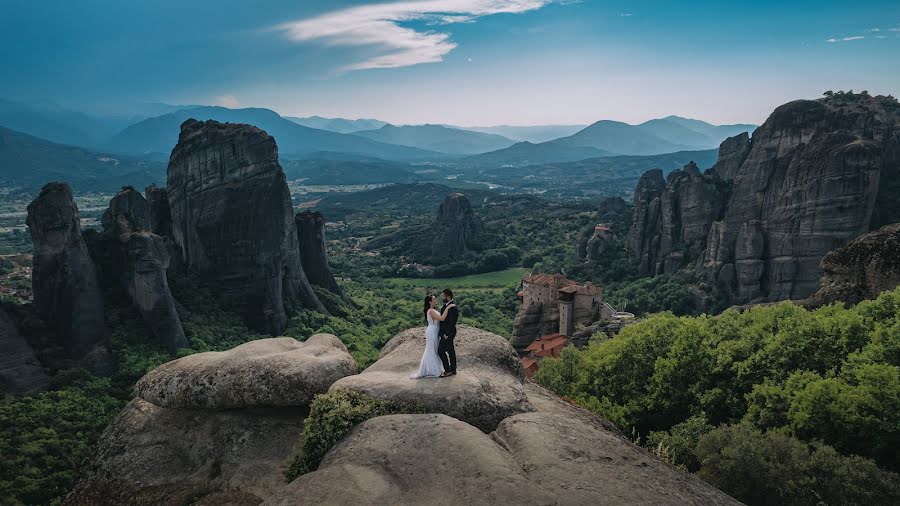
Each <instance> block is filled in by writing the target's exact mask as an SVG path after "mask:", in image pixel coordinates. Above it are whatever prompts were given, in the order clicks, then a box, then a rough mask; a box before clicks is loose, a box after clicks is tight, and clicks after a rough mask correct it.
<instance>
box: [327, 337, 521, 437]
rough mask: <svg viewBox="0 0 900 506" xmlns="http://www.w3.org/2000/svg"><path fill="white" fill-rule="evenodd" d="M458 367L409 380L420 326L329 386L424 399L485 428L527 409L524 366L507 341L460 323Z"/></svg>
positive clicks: (403, 398) (383, 396) (419, 341)
mask: <svg viewBox="0 0 900 506" xmlns="http://www.w3.org/2000/svg"><path fill="white" fill-rule="evenodd" d="M456 350H457V351H456V353H457V360H458V362H459V364H460V368H463V367H464V368H465V373H460V374H459V375H457V376H453V377H451V378H444V379H442V380H441V384H440V387H439V388H436V384H435V383H434V381H430V380H427V379H426V380H422V381H410V379H409V375H410V371H415V370H416V368H417V367H418V365H419V360H421V358H422V329H419V328H416V329H410V330H408V331H406V332H402V333H400V334H398V335H397V336H396V337H394V338H393V339H391V340H390V341H388V343H387V344H385V345H384V348H382V350H381V356H380V358H379V359H378V361H377V362H375V363H374V364H372V365H371V366H369V368H368V369H366V370H365V371H363V372H362V374H358V375H356V376H347V377H346V378H344V379H342V380H340V381H338V382H337V383H335V384H334V385H332V387H331V389H332V390H336V389H344V390H355V391H358V392H362V393H365V394H368V395H371V396H373V397H378V398H381V399H388V400H396V401H407V402H413V403H417V404H419V405H424V406H426V407H428V408H429V409H432V410H434V411H435V412H436V413H444V414H446V415H449V416H452V417H454V418H458V419H460V420H462V421H464V422H466V423H468V424H470V425H474V426H475V427H478V428H479V429H481V430H483V431H485V432H489V431H491V430H494V429H495V428H496V427H497V424H498V423H500V421H501V420H503V419H504V418H506V417H508V416H512V415H514V414H517V413H523V412H526V411H531V409H532V408H531V406H530V404H529V403H528V400H527V399H526V397H525V390H524V387H523V379H524V376H523V372H522V368H521V367H520V366H519V362H518V360H517V359H516V355H515V352H514V351H513V349H512V347H511V346H510V345H509V342H507V341H506V339H503V338H502V337H500V336H498V335H496V334H491V333H490V332H485V331H483V330H480V329H476V328H473V327H468V326H465V325H462V326H460V327H459V332H458V333H457V334H456Z"/></svg>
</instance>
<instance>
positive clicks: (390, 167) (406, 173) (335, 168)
mask: <svg viewBox="0 0 900 506" xmlns="http://www.w3.org/2000/svg"><path fill="white" fill-rule="evenodd" d="M281 167H282V168H283V169H284V174H285V177H287V178H288V179H289V180H301V182H302V183H303V184H307V185H357V184H382V183H412V182H415V181H421V180H423V179H424V178H423V177H421V176H419V175H417V174H415V173H414V170H413V167H411V166H409V165H406V164H403V163H399V162H388V161H385V160H365V161H363V160H328V159H321V158H318V159H311V160H281Z"/></svg>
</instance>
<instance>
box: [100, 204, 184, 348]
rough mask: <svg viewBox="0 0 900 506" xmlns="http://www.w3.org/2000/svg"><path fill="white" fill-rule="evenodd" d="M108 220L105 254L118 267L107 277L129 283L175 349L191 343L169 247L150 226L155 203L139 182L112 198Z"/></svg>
mask: <svg viewBox="0 0 900 506" xmlns="http://www.w3.org/2000/svg"><path fill="white" fill-rule="evenodd" d="M102 221H103V227H104V230H103V233H104V236H105V241H104V245H103V246H104V247H105V248H107V249H108V250H109V251H105V252H103V253H102V254H104V255H108V256H109V257H110V259H111V266H112V267H113V269H112V272H106V273H104V278H107V281H108V282H118V283H120V284H121V285H122V286H123V288H124V289H125V291H126V292H127V294H128V296H129V297H130V298H131V302H132V305H133V306H134V307H135V308H136V309H137V310H138V312H140V314H141V317H142V318H143V319H144V323H146V324H147V326H148V328H149V329H150V332H151V333H152V334H153V336H154V337H155V338H156V340H157V342H158V343H160V344H162V345H163V346H164V347H165V348H166V349H168V351H169V352H170V353H174V352H175V351H177V350H178V349H179V348H187V347H188V345H189V344H188V340H187V338H186V337H185V335H184V330H183V329H182V327H181V319H180V318H179V317H178V312H177V311H176V310H175V301H174V299H173V298H172V293H171V292H170V291H169V282H168V279H167V278H166V269H167V268H168V267H169V251H168V248H167V247H166V242H165V240H164V239H163V238H162V237H160V236H158V235H156V234H154V233H153V232H151V231H150V228H151V227H152V222H153V213H152V207H151V206H150V205H149V204H148V203H147V200H146V199H144V197H143V196H142V195H141V194H140V193H139V192H138V191H137V190H135V189H134V188H131V187H127V188H123V189H122V191H120V192H119V193H117V194H116V196H115V197H113V199H112V200H111V201H110V203H109V209H107V210H106V212H105V213H104V214H103V220H102ZM109 278H112V279H109Z"/></svg>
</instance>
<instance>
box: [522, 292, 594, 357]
mask: <svg viewBox="0 0 900 506" xmlns="http://www.w3.org/2000/svg"><path fill="white" fill-rule="evenodd" d="M519 297H520V298H521V300H522V305H521V307H520V308H519V313H518V314H517V315H516V319H515V322H514V323H513V331H512V338H511V340H510V342H511V343H512V345H513V347H515V348H516V350H517V351H519V352H520V353H521V352H524V351H525V349H526V348H527V347H528V346H529V345H530V344H531V343H533V342H534V341H535V340H536V339H538V338H540V337H541V336H545V335H549V334H560V335H564V336H571V335H572V334H573V333H574V332H575V327H576V325H590V324H591V323H593V322H594V321H596V320H597V316H598V313H601V314H599V316H600V319H603V316H604V315H603V314H602V312H603V311H602V308H604V307H605V306H604V304H603V292H602V290H601V289H600V287H599V286H595V285H593V284H591V283H586V284H585V285H579V284H578V283H576V282H575V281H572V280H570V279H568V278H566V277H565V276H563V275H560V274H537V275H533V276H528V277H526V278H524V279H522V291H521V292H519ZM607 316H608V315H607Z"/></svg>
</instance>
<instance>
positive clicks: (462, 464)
mask: <svg viewBox="0 0 900 506" xmlns="http://www.w3.org/2000/svg"><path fill="white" fill-rule="evenodd" d="M440 448H445V449H448V451H440V450H438V451H432V449H440ZM264 504H267V505H288V504H402V505H406V504H409V505H413V504H623V505H624V504H673V505H674V504H709V505H713V504H716V505H719V504H740V503H739V502H737V501H735V500H734V499H732V498H731V497H729V496H728V495H726V494H724V493H722V492H720V491H719V490H716V489H715V488H713V487H712V486H710V485H707V484H705V483H703V482H701V481H700V480H698V479H696V478H693V477H691V476H688V475H686V474H684V473H682V472H681V471H678V470H675V469H673V468H671V467H669V466H668V465H667V464H664V463H662V462H661V461H659V460H657V459H656V458H655V457H652V456H651V455H650V454H649V453H647V452H646V451H644V450H641V449H639V448H637V447H635V446H634V445H632V444H631V443H629V442H628V441H626V440H625V439H623V438H622V437H620V436H618V435H615V434H613V433H610V432H608V431H605V430H603V429H602V428H600V427H597V426H596V425H592V424H589V423H586V422H583V421H581V420H580V419H578V418H574V417H570V416H564V415H550V414H541V413H527V414H521V415H516V416H512V417H509V418H507V419H505V420H503V422H501V423H500V426H499V427H498V428H497V430H496V431H495V432H493V433H492V434H490V435H487V434H483V433H480V432H479V431H478V430H477V429H475V428H474V427H472V426H470V425H467V424H465V423H463V422H461V421H459V420H454V419H452V418H449V417H447V416H444V415H394V416H383V417H378V418H373V419H371V420H368V421H366V422H364V423H362V424H360V425H359V426H357V427H356V428H354V429H353V431H351V433H350V434H349V435H348V436H347V437H346V438H345V439H344V440H343V441H342V442H341V443H339V444H338V445H337V446H335V447H334V448H333V449H332V450H331V452H329V453H328V455H326V457H325V459H324V460H323V461H322V463H321V464H320V466H319V469H318V470H317V471H315V472H313V473H309V474H306V475H304V476H301V477H300V478H298V479H296V480H294V481H293V482H292V483H291V484H290V485H288V486H287V487H285V488H284V489H283V490H281V491H280V492H278V493H277V494H276V495H275V496H273V497H272V498H270V499H269V500H267V501H266V502H265V503H264Z"/></svg>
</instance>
